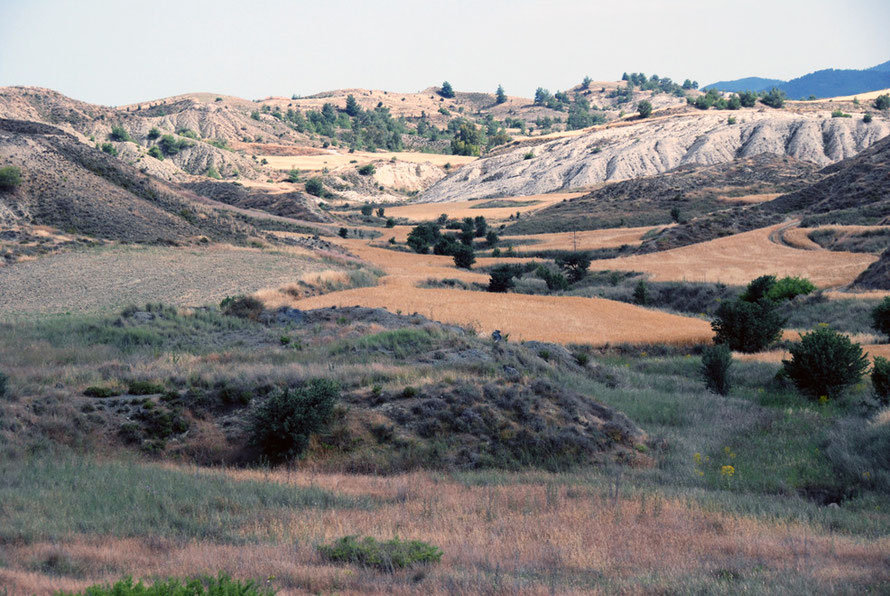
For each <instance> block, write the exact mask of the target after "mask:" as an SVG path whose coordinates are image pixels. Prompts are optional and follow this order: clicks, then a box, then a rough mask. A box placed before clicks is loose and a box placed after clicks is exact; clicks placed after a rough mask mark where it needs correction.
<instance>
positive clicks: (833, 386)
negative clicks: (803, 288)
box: [782, 327, 868, 399]
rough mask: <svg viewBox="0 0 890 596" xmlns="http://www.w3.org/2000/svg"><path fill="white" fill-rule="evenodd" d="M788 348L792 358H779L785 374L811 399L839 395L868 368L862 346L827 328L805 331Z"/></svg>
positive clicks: (856, 381) (860, 377)
mask: <svg viewBox="0 0 890 596" xmlns="http://www.w3.org/2000/svg"><path fill="white" fill-rule="evenodd" d="M788 351H789V352H790V353H791V360H783V361H782V365H783V368H784V371H785V374H786V375H788V378H790V379H791V380H792V381H793V382H794V384H795V385H796V386H797V388H798V389H800V390H801V391H802V392H803V393H805V394H807V395H809V396H810V397H813V398H818V399H822V398H826V399H827V398H835V397H838V396H839V395H840V394H841V393H843V391H844V390H845V389H846V388H847V387H849V386H850V385H853V384H855V383H858V382H859V380H860V379H862V375H863V374H865V371H866V369H867V368H868V357H867V356H866V355H865V354H863V353H862V346H861V345H859V344H857V343H853V342H852V341H850V338H849V337H847V336H846V335H842V334H840V333H838V332H837V331H834V330H833V329H831V328H829V327H819V328H818V329H816V330H815V331H813V332H811V333H805V334H804V335H802V336H801V338H800V343H797V344H794V345H792V346H791V347H789V348H788Z"/></svg>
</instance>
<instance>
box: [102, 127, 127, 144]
mask: <svg viewBox="0 0 890 596" xmlns="http://www.w3.org/2000/svg"><path fill="white" fill-rule="evenodd" d="M108 140H109V141H118V142H126V141H132V140H133V137H131V136H130V133H128V132H127V131H126V129H125V128H124V127H123V126H120V125H118V126H112V127H111V132H110V133H109V134H108Z"/></svg>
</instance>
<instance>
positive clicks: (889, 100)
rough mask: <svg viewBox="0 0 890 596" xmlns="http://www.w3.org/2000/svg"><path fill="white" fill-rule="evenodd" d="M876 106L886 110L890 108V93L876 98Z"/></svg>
mask: <svg viewBox="0 0 890 596" xmlns="http://www.w3.org/2000/svg"><path fill="white" fill-rule="evenodd" d="M874 106H875V108H877V109H879V110H886V109H888V108H890V95H888V94H886V93H885V94H883V95H878V96H877V97H876V98H875V101H874Z"/></svg>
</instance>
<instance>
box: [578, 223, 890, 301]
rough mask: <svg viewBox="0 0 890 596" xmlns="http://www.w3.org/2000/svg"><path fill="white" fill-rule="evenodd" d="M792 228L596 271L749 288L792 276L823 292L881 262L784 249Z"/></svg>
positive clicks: (605, 263)
mask: <svg viewBox="0 0 890 596" xmlns="http://www.w3.org/2000/svg"><path fill="white" fill-rule="evenodd" d="M787 225H788V224H779V225H775V226H770V227H767V228H761V229H759V230H753V231H751V232H745V233H742V234H736V235H734V236H727V237H725V238H718V239H717V240H711V241H709V242H701V243H699V244H692V245H689V246H683V247H680V248H674V249H671V250H666V251H663V252H657V253H650V254H645V255H634V256H630V257H620V258H617V259H605V260H600V261H594V262H593V263H592V264H591V266H590V267H591V270H597V269H614V270H620V271H643V272H646V273H649V274H651V275H652V279H653V280H654V281H700V282H705V281H706V282H721V283H726V284H734V285H744V284H747V283H748V282H749V281H751V280H752V279H754V278H755V277H758V276H760V275H766V274H773V275H779V276H784V275H792V276H802V277H806V278H808V279H810V280H811V281H812V282H813V283H814V284H816V285H817V286H818V287H820V288H833V287H838V286H843V285H846V284H849V283H851V282H852V281H853V280H854V279H856V276H857V275H859V274H860V273H861V272H862V271H863V270H865V269H866V268H867V267H868V266H869V265H870V264H872V263H873V262H875V261H876V260H877V257H876V256H874V255H869V254H861V253H849V252H830V251H824V250H823V251H810V250H800V249H796V248H792V247H789V246H784V245H781V244H778V243H777V242H775V241H774V239H773V234H774V233H775V232H779V231H780V230H781V229H782V228H784V227H786V226H787Z"/></svg>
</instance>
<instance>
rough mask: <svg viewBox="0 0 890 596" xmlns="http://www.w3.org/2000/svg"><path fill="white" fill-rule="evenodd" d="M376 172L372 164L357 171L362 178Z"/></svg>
mask: <svg viewBox="0 0 890 596" xmlns="http://www.w3.org/2000/svg"><path fill="white" fill-rule="evenodd" d="M376 171H377V169H376V168H375V167H374V164H372V163H369V164H365V165H363V166H362V167H360V168H359V169H358V173H359V174H361V175H362V176H370V175H371V174H373V173H374V172H376Z"/></svg>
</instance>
